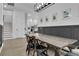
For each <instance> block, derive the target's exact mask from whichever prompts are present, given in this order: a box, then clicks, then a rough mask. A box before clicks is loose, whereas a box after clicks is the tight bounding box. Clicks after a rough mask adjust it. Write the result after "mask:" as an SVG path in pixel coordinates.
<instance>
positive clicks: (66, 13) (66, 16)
mask: <svg viewBox="0 0 79 59" xmlns="http://www.w3.org/2000/svg"><path fill="white" fill-rule="evenodd" d="M70 15H71V8H67V9H65V10H64V11H63V18H64V19H66V18H70Z"/></svg>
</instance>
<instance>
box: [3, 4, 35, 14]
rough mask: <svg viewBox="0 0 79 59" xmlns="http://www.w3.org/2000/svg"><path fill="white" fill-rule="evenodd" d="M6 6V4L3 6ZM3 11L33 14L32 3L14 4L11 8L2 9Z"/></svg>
mask: <svg viewBox="0 0 79 59" xmlns="http://www.w3.org/2000/svg"><path fill="white" fill-rule="evenodd" d="M4 5H6V4H4ZM4 10H10V11H13V10H15V11H24V12H27V13H28V12H34V3H15V5H14V7H13V6H7V7H4Z"/></svg>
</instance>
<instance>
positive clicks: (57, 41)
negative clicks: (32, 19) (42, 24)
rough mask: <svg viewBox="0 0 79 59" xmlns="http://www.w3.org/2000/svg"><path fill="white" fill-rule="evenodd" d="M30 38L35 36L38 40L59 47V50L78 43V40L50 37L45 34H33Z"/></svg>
mask: <svg viewBox="0 0 79 59" xmlns="http://www.w3.org/2000/svg"><path fill="white" fill-rule="evenodd" d="M30 36H35V37H36V38H37V39H39V40H41V41H43V42H46V43H49V44H51V45H54V46H57V47H59V48H63V47H65V46H67V45H70V44H73V43H75V42H77V40H74V39H68V38H63V37H57V36H50V35H45V34H40V33H36V34H34V33H31V34H30Z"/></svg>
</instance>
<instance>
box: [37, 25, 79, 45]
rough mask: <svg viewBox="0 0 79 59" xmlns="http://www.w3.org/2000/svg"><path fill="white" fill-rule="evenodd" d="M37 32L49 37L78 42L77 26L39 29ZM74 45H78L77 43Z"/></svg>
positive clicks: (78, 31) (78, 29) (78, 30)
mask: <svg viewBox="0 0 79 59" xmlns="http://www.w3.org/2000/svg"><path fill="white" fill-rule="evenodd" d="M38 32H39V33H42V34H46V35H51V36H59V37H64V38H71V39H74V40H75V39H77V40H78V41H79V25H71V26H54V27H53V26H51V27H39V28H38ZM76 44H78V45H79V42H77V43H76Z"/></svg>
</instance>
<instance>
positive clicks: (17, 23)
mask: <svg viewBox="0 0 79 59" xmlns="http://www.w3.org/2000/svg"><path fill="white" fill-rule="evenodd" d="M24 27H25V13H24V12H21V11H14V12H13V38H18V37H24V34H25V33H24Z"/></svg>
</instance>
